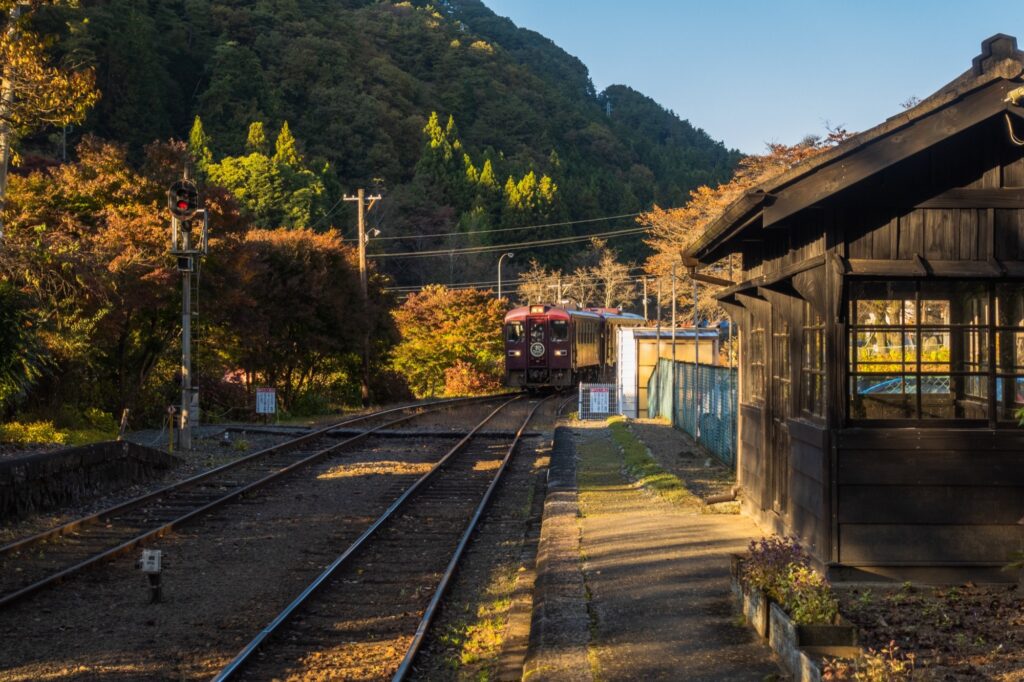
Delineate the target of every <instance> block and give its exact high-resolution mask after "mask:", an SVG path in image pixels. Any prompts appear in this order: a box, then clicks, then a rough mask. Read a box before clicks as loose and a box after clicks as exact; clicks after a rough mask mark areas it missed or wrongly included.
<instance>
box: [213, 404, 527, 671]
mask: <svg viewBox="0 0 1024 682" xmlns="http://www.w3.org/2000/svg"><path fill="white" fill-rule="evenodd" d="M521 399H522V398H521V397H520V398H513V399H512V400H510V401H508V402H506V403H504V404H502V405H500V406H499V407H498V408H497V409H495V410H494V411H493V412H491V413H490V414H489V415H488V416H487V417H486V418H485V419H484V420H483V421H481V422H480V424H478V425H477V426H476V427H475V428H474V429H473V430H472V431H471V432H470V433H469V434H468V435H467V436H466V437H464V438H463V439H462V440H460V441H459V443H457V444H456V445H455V446H454V447H453V448H452V449H451V450H449V451H448V453H447V454H445V456H444V457H443V458H442V459H441V460H440V461H438V462H437V463H436V464H435V465H434V466H433V467H432V468H431V469H430V471H428V472H427V473H425V474H424V475H423V476H422V477H421V478H419V479H418V480H417V481H416V482H415V483H413V485H412V486H410V487H409V488H408V489H407V490H406V491H405V492H404V493H403V494H402V495H401V496H400V497H399V498H398V499H396V500H395V501H394V502H393V503H392V504H391V506H390V507H388V509H387V510H386V511H385V512H384V513H383V514H382V515H381V516H380V517H379V518H378V519H377V520H376V521H374V522H373V523H372V524H371V525H370V526H369V527H368V528H367V529H366V530H365V531H364V532H363V534H362V535H360V537H359V538H358V539H357V540H356V541H355V542H353V543H352V544H351V545H350V546H349V547H348V548H347V549H346V550H345V551H344V552H343V553H342V554H341V555H339V556H338V557H337V558H336V559H335V560H334V561H333V562H332V563H331V564H330V565H329V566H328V567H327V568H326V569H325V570H324V571H323V572H322V573H321V574H320V575H319V576H318V577H317V578H316V579H315V580H314V581H313V582H312V583H310V584H309V585H308V586H307V587H306V588H305V589H304V590H303V591H302V592H301V594H300V595H299V596H298V597H297V598H296V599H295V600H294V601H292V602H291V603H290V604H289V605H288V606H287V607H286V608H285V609H284V610H283V611H282V612H281V613H279V614H278V615H277V616H276V617H275V618H274V619H273V620H272V621H271V622H270V623H269V624H268V625H267V626H265V627H264V628H263V629H262V630H261V631H260V632H259V633H258V634H257V635H256V636H255V637H254V638H253V639H252V641H250V642H249V644H248V645H247V646H246V647H245V648H243V649H242V650H241V652H239V654H238V655H237V656H236V657H235V658H234V659H233V660H232V661H231V662H230V663H228V665H227V666H225V667H224V668H223V669H222V670H221V672H220V673H219V674H218V675H217V676H216V677H215V680H218V681H220V680H229V679H260V680H262V679H381V678H388V677H392V678H393V679H395V680H400V679H403V678H404V676H405V675H406V674H407V673H408V672H409V671H410V670H411V666H412V663H413V661H414V659H415V657H416V654H417V651H418V649H419V647H420V644H421V643H422V641H423V638H424V636H425V634H426V632H427V629H428V627H429V625H430V622H431V620H432V619H433V616H434V613H435V612H436V610H437V609H438V607H439V605H440V603H441V599H442V597H443V595H444V592H445V590H446V588H447V586H448V583H449V581H450V579H451V577H452V575H453V574H454V572H455V569H456V566H457V565H458V563H459V560H460V558H461V557H462V554H463V551H464V550H465V548H466V546H467V545H468V544H469V541H470V537H471V536H472V533H473V531H474V529H475V527H476V525H477V522H478V521H479V520H480V518H481V517H482V516H483V513H484V511H485V509H486V507H487V504H488V502H489V501H490V499H491V497H492V495H493V493H494V491H495V490H496V489H497V487H498V485H499V482H500V480H501V476H502V473H503V472H504V471H505V469H506V467H507V465H508V462H509V461H510V460H511V458H512V456H513V454H514V452H515V450H516V448H517V446H518V445H519V441H520V438H521V436H522V434H523V432H524V431H525V429H526V427H527V425H528V424H529V422H530V420H531V419H532V418H533V416H534V414H535V413H536V412H537V410H538V409H539V408H540V406H541V405H542V404H543V403H544V402H545V401H546V400H547V399H545V400H541V401H539V402H538V403H537V404H536V405H533V406H532V407H530V406H528V405H524V403H519V404H520V405H524V407H526V408H527V415H526V417H525V419H524V420H523V422H522V424H521V426H520V427H519V429H518V431H517V432H516V434H515V435H514V436H513V437H511V438H509V439H507V440H505V441H500V440H499V441H497V442H496V441H495V440H494V439H482V438H477V437H475V436H476V434H477V433H478V431H480V429H482V428H483V427H484V426H485V425H486V424H487V423H488V422H489V421H490V420H491V419H492V418H494V417H495V415H497V414H498V413H499V412H501V411H502V410H504V409H508V408H509V407H510V406H511V405H512V404H514V403H516V402H517V401H519V400H521Z"/></svg>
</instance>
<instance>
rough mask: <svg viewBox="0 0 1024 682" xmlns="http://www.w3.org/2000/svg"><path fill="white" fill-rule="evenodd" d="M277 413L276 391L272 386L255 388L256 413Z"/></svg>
mask: <svg viewBox="0 0 1024 682" xmlns="http://www.w3.org/2000/svg"><path fill="white" fill-rule="evenodd" d="M276 413H277V391H276V390H275V389H273V388H257V389H256V414H276Z"/></svg>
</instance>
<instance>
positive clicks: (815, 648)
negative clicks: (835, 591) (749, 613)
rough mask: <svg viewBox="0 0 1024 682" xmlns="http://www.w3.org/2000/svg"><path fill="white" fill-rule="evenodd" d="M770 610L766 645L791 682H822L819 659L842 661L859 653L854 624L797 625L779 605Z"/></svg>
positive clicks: (773, 605) (772, 606) (772, 605)
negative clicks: (776, 657) (832, 658)
mask: <svg viewBox="0 0 1024 682" xmlns="http://www.w3.org/2000/svg"><path fill="white" fill-rule="evenodd" d="M769 611H770V618H769V620H770V625H769V628H768V631H769V635H770V636H769V638H768V643H769V644H770V645H771V647H772V649H773V650H774V651H775V653H776V654H778V656H779V658H780V659H781V660H782V663H783V665H785V666H786V668H787V669H788V670H789V672H790V674H792V676H793V680H794V682H821V669H820V667H819V666H818V663H817V661H818V659H820V658H821V657H822V656H830V657H838V658H845V657H849V656H851V655H856V652H857V651H858V649H857V629H856V628H855V627H854V626H853V625H849V624H846V623H842V624H839V625H797V624H796V623H794V622H793V621H792V620H791V619H790V617H789V615H788V614H786V612H785V611H783V610H782V608H781V607H780V606H779V605H778V604H775V603H772V604H771V607H770V608H769ZM812 654H813V655H812Z"/></svg>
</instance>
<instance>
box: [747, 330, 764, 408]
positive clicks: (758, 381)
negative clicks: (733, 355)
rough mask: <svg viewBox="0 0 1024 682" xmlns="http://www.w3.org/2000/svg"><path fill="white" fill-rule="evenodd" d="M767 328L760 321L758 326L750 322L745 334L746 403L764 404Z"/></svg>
mask: <svg viewBox="0 0 1024 682" xmlns="http://www.w3.org/2000/svg"><path fill="white" fill-rule="evenodd" d="M766 339H767V330H766V329H765V325H764V324H763V323H761V324H760V325H759V326H756V323H755V324H752V325H751V327H750V332H749V333H748V334H747V356H748V357H747V358H746V359H745V362H744V364H745V365H746V367H747V370H748V372H749V378H748V379H747V380H746V381H744V382H743V383H744V384H745V389H746V391H745V392H746V396H745V402H746V403H747V404H748V405H764V402H765V379H766V377H765V371H766V366H765V365H766V363H765V343H766Z"/></svg>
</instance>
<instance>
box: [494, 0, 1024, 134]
mask: <svg viewBox="0 0 1024 682" xmlns="http://www.w3.org/2000/svg"><path fill="white" fill-rule="evenodd" d="M484 3H485V4H486V5H487V6H488V7H490V8H491V9H492V10H494V11H495V12H496V13H497V14H499V15H502V16H507V17H509V18H511V19H512V20H513V21H514V22H515V23H516V24H517V25H519V26H523V27H525V28H529V29H532V30H535V31H538V32H539V33H542V34H543V35H545V36H547V37H548V38H551V39H552V40H554V41H555V43H556V44H558V45H559V46H560V47H562V48H563V49H564V50H566V51H567V52H569V54H572V55H575V56H576V57H578V58H579V59H581V60H582V61H583V63H584V64H586V65H587V67H588V68H589V69H590V76H591V78H592V79H593V81H594V85H595V86H596V87H597V89H598V90H601V89H603V88H604V87H606V86H608V85H611V84H613V83H622V84H625V85H629V86H631V87H633V88H635V89H636V90H639V91H640V92H642V93H644V94H645V95H648V96H650V97H652V98H654V99H655V100H656V101H657V102H659V103H660V104H661V105H663V106H665V107H666V108H668V109H672V110H673V111H675V112H676V113H677V114H679V116H681V117H682V118H685V119H689V121H690V122H691V123H693V124H694V125H695V126H697V127H699V128H703V129H704V130H706V131H707V132H708V133H709V134H710V135H711V136H712V137H713V138H715V139H718V140H723V141H724V142H725V143H726V145H727V146H729V147H735V148H738V149H740V150H741V151H743V152H747V153H756V152H761V151H763V150H764V145H765V143H767V142H783V143H793V142H796V141H798V140H799V139H800V138H802V137H803V136H804V135H806V134H808V133H815V134H822V133H824V132H825V126H826V123H829V124H832V125H842V126H844V127H845V128H847V129H848V130H850V131H859V130H864V129H866V128H870V127H871V126H873V125H875V124H877V123H880V122H881V121H883V120H884V119H886V118H888V117H889V116H891V115H893V114H895V113H898V112H899V111H900V110H901V109H900V103H902V102H904V101H906V100H907V98H909V97H911V96H917V97H920V98H924V97H926V96H928V95H930V94H931V93H933V92H935V91H936V90H937V89H938V88H939V87H941V86H942V85H944V84H945V83H947V82H949V81H951V80H953V78H955V77H956V76H958V75H959V74H960V73H962V72H963V71H965V70H966V69H967V68H969V67H970V64H971V59H972V58H973V57H974V56H975V55H977V54H978V52H979V48H980V45H981V41H982V40H983V39H985V38H987V37H989V36H991V35H993V34H995V33H1008V34H1010V35H1014V36H1017V37H1018V39H1019V41H1020V43H1021V45H1022V46H1024V0H1005V1H1003V2H969V1H963V2H953V1H951V0H933V1H932V2H924V1H919V0H889V1H888V2H881V1H879V0H863V1H861V2H834V1H830V2H808V1H805V0H792V1H789V0H776V1H774V2H767V1H761V2H755V1H754V0H747V1H740V0H719V1H717V2H708V1H707V0H705V1H704V2H691V1H689V0H632V1H631V2H630V1H626V0H484Z"/></svg>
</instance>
